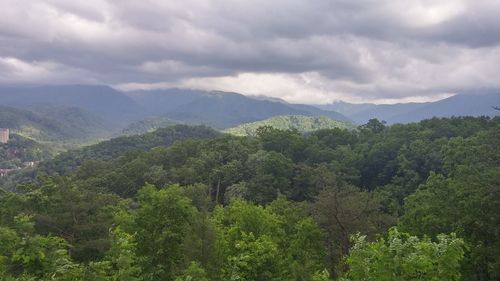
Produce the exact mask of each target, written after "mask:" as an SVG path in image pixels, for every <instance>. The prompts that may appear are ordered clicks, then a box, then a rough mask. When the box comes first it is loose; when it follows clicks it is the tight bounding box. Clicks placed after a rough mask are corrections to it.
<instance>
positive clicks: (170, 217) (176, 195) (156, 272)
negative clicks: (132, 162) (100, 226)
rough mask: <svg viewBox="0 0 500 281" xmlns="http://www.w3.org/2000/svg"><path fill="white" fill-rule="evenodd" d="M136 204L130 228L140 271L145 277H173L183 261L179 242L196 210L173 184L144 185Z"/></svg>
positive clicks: (155, 278) (159, 278) (153, 278)
mask: <svg viewBox="0 0 500 281" xmlns="http://www.w3.org/2000/svg"><path fill="white" fill-rule="evenodd" d="M138 203H139V204H140V207H139V208H138V209H137V210H136V211H135V213H134V227H133V229H134V230H135V232H136V238H135V239H136V241H137V246H136V247H137V251H136V252H137V257H138V259H139V261H140V266H141V268H142V270H143V273H142V274H143V275H144V277H145V278H146V279H149V280H174V278H175V276H176V275H177V273H178V272H180V271H181V270H182V265H183V264H184V261H183V251H182V250H183V247H182V245H183V243H184V238H185V236H186V234H187V233H188V231H189V229H190V225H189V224H190V222H191V221H192V218H193V216H194V214H195V213H196V209H195V208H194V207H193V206H192V204H191V201H190V200H189V199H188V198H187V197H186V196H184V195H183V194H182V190H181V188H180V187H179V186H176V185H173V186H169V187H166V188H163V189H160V190H157V189H156V188H155V187H154V186H152V185H146V186H145V187H143V188H142V189H141V190H140V191H139V193H138Z"/></svg>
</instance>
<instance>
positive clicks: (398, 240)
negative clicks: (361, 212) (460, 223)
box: [342, 228, 464, 281]
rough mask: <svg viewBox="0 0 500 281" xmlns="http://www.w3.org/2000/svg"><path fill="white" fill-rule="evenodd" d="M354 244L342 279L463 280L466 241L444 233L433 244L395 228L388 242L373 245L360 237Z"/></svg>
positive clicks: (355, 239)
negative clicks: (461, 265)
mask: <svg viewBox="0 0 500 281" xmlns="http://www.w3.org/2000/svg"><path fill="white" fill-rule="evenodd" d="M354 242H355V244H354V246H353V247H352V249H351V251H350V254H349V256H348V257H347V259H346V262H347V265H348V266H349V270H348V271H347V273H346V274H345V277H344V278H343V279H342V280H352V281H358V280H359V281H362V280H380V281H399V280H422V281H424V280H429V281H440V280H450V281H453V280H455V281H458V280H460V271H459V268H460V262H461V260H462V258H463V257H464V242H463V240H462V239H460V238H457V237H456V236H455V235H454V234H451V235H444V234H440V235H438V237H437V242H433V241H431V239H429V238H423V239H419V238H418V237H416V236H411V235H409V234H406V233H401V232H399V231H398V230H397V229H396V228H393V229H391V230H390V231H389V234H388V237H387V239H383V238H380V239H378V240H377V241H375V242H371V243H370V242H367V241H366V236H361V235H358V236H355V238H354Z"/></svg>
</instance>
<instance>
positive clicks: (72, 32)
mask: <svg viewBox="0 0 500 281" xmlns="http://www.w3.org/2000/svg"><path fill="white" fill-rule="evenodd" d="M0 4H1V9H0V84H13V83H14V84H18V83H19V84H28V83H29V84H31V83H52V84H69V83H91V84H107V85H111V86H114V87H116V88H119V89H124V90H127V89H138V88H166V87H185V88H196V89H205V90H223V91H236V92H240V93H243V94H251V95H268V96H274V97H280V98H283V99H285V100H287V101H290V102H301V103H326V102H331V101H333V100H337V99H342V100H347V101H351V102H368V101H371V102H379V103H384V102H396V101H402V102H406V101H427V100H436V99H440V98H444V97H446V96H449V95H450V94H452V93H456V92H460V91H463V90H474V89H480V88H500V1H499V0H428V1H427V0H422V1H413V0H402V1H394V0H393V1H382V0H380V1H379V0H340V1H336V0H244V1H243V0H213V1H210V0H179V1H177V0H133V1H132V0H108V1H106V0H80V1H78V0H72V1H68V0H0Z"/></svg>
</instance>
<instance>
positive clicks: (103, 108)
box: [0, 85, 500, 139]
mask: <svg viewBox="0 0 500 281" xmlns="http://www.w3.org/2000/svg"><path fill="white" fill-rule="evenodd" d="M0 105H1V106H2V107H0V117H1V118H0V127H11V128H14V129H18V130H19V131H21V130H22V129H21V128H23V130H25V131H26V130H27V128H30V129H31V130H32V132H31V136H37V138H41V139H50V138H58V137H60V138H63V139H71V138H85V137H103V136H110V135H111V133H113V134H114V135H116V134H119V133H120V132H125V131H126V132H127V133H126V134H130V133H134V132H137V133H142V132H146V131H150V130H151V129H154V128H158V127H164V125H165V126H166V125H171V124H175V123H184V124H206V125H209V126H212V127H214V128H217V129H225V128H230V127H235V126H238V125H240V124H245V123H251V122H256V121H260V120H264V119H267V118H270V117H274V116H283V115H302V116H325V117H329V118H331V119H334V120H338V121H341V122H352V123H355V124H358V125H359V124H364V123H366V122H367V121H368V120H369V119H371V118H378V119H380V120H384V121H386V122H388V123H408V122H416V121H419V120H422V119H426V118H432V117H434V116H437V117H451V116H481V115H487V116H496V115H498V114H499V112H500V111H498V110H495V109H494V108H493V106H498V105H500V92H499V91H496V90H490V91H485V92H484V93H483V94H477V93H476V94H475V95H469V94H467V93H464V94H459V95H456V96H452V97H450V98H447V99H444V100H440V101H437V102H430V103H407V104H393V105H375V104H350V103H345V102H336V103H333V104H328V105H317V106H311V105H304V104H290V103H287V102H285V101H283V100H278V99H272V98H266V97H262V96H259V97H252V96H244V95H241V94H238V93H226V92H216V91H213V92H207V91H197V90H187V89H165V90H147V91H146V90H142V91H131V92H122V91H118V90H115V89H113V88H111V87H108V86H95V85H63V86H57V85H55V86H54V85H52V86H33V87H27V86H19V87H15V86H10V87H0ZM130 124H132V127H130ZM124 128H125V129H124ZM28 136H30V135H29V134H28Z"/></svg>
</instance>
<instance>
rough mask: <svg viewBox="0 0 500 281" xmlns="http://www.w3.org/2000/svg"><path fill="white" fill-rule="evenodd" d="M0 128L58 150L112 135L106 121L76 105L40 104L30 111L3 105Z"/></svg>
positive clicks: (0, 112)
mask: <svg viewBox="0 0 500 281" xmlns="http://www.w3.org/2000/svg"><path fill="white" fill-rule="evenodd" d="M0 128H9V129H10V130H11V133H14V134H18V135H20V136H23V137H25V138H28V139H32V140H34V141H37V142H40V143H44V144H48V145H50V146H53V147H54V146H55V147H56V148H58V149H59V150H62V149H65V148H68V147H75V146H78V145H82V144H86V143H89V142H95V141H97V139H102V138H105V137H107V136H109V135H110V126H109V125H106V122H105V121H103V120H102V119H100V118H98V117H96V116H94V115H93V114H91V113H88V112H86V111H84V110H82V109H79V108H76V107H59V106H39V107H36V108H33V109H32V111H31V110H26V109H18V108H13V107H5V106H0Z"/></svg>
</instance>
